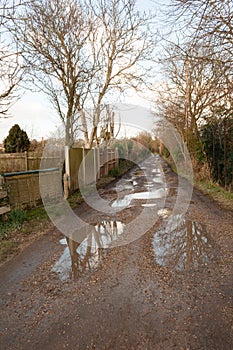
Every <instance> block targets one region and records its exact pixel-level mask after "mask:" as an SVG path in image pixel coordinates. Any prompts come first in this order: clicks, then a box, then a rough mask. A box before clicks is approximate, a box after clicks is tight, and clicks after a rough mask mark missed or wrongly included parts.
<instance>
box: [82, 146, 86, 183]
mask: <svg viewBox="0 0 233 350" xmlns="http://www.w3.org/2000/svg"><path fill="white" fill-rule="evenodd" d="M82 164H83V182H84V185H86V161H85V148H84V147H83V159H82Z"/></svg>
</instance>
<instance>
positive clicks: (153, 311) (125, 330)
mask: <svg viewBox="0 0 233 350" xmlns="http://www.w3.org/2000/svg"><path fill="white" fill-rule="evenodd" d="M186 186H187V183H186V182H185V181H183V180H182V179H178V177H177V176H176V175H175V174H174V173H173V172H172V171H171V170H170V169H169V167H168V166H167V164H166V163H165V162H164V161H162V160H161V159H160V158H158V157H156V156H154V157H152V158H150V159H148V160H147V161H145V162H144V163H143V164H142V165H141V168H140V169H138V168H135V169H133V170H132V171H131V172H130V173H128V174H126V175H125V176H124V177H123V178H121V179H120V180H118V181H117V182H116V183H113V184H112V185H111V186H109V187H108V188H106V189H102V190H100V196H101V198H103V199H105V200H106V201H108V203H110V206H111V208H112V209H113V212H109V213H108V214H104V213H102V212H101V211H97V210H93V209H92V208H91V207H90V206H88V205H87V204H85V203H84V204H82V205H81V206H79V207H78V208H77V209H76V210H75V212H76V214H77V215H78V216H79V217H81V218H82V219H83V220H85V221H86V222H87V223H89V224H90V226H89V231H88V233H87V235H86V237H85V238H84V239H83V241H82V242H80V243H78V242H76V241H74V240H72V239H71V238H66V237H64V236H63V235H62V234H61V233H59V232H58V230H56V229H55V228H54V229H52V230H50V231H49V232H48V233H47V234H46V235H44V236H42V237H40V238H39V239H37V240H36V241H35V242H34V243H32V244H31V245H30V246H29V247H27V248H26V249H25V250H24V251H23V252H22V253H21V254H20V255H18V256H17V257H16V258H14V259H12V260H11V261H10V262H8V263H7V264H5V265H3V266H2V267H1V270H0V282H1V285H0V306H1V316H0V317H1V322H0V349H43V350H46V349H49V350H50V349H64V348H67V349H99V350H102V349H143V350H147V349H148V350H154V349H155V350H156V349H186V350H188V349H208V350H209V349H211V350H212V349H213V350H214V349H216V350H217V349H224V350H225V349H226V350H227V349H229V350H230V349H232V348H233V299H232V297H233V265H232V263H233V235H232V227H233V217H232V212H230V211H227V210H223V209H222V208H220V207H218V205H217V204H216V203H213V202H212V201H211V200H210V199H209V198H208V197H206V196H204V195H203V194H201V193H200V192H198V191H197V190H194V192H193V195H192V198H191V201H190V205H189V207H188V211H187V213H186V214H185V215H183V214H182V209H183V207H184V206H185V205H186V204H187V203H186V201H187V200H188V196H187V187H186ZM174 207H176V210H174ZM137 218H140V220H136V219H137ZM145 227H146V228H147V231H146V233H145V232H144V231H145ZM143 230H144V231H143ZM143 232H144V234H142V233H143Z"/></svg>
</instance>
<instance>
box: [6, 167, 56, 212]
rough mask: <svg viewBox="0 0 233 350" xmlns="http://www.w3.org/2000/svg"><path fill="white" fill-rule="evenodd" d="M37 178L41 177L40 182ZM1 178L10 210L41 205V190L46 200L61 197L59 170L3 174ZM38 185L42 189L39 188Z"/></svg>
mask: <svg viewBox="0 0 233 350" xmlns="http://www.w3.org/2000/svg"><path fill="white" fill-rule="evenodd" d="M39 177H42V181H40V179H39ZM3 178H4V182H5V184H4V186H5V188H6V190H7V194H8V198H9V204H10V207H11V208H12V209H13V208H33V207H37V206H38V205H41V204H42V199H41V190H42V191H43V193H44V194H46V196H47V198H53V199H54V198H61V196H62V184H61V181H60V171H59V169H46V170H36V171H27V172H22V173H19V172H17V173H5V174H3ZM41 183H42V185H41ZM40 185H41V186H43V188H40Z"/></svg>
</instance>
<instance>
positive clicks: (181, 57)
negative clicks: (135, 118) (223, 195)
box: [157, 0, 233, 188]
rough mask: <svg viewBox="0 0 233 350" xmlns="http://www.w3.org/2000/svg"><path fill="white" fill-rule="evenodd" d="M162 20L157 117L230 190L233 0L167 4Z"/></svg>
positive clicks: (232, 167)
mask: <svg viewBox="0 0 233 350" xmlns="http://www.w3.org/2000/svg"><path fill="white" fill-rule="evenodd" d="M166 18H167V24H168V26H169V27H170V28H171V31H170V33H169V32H167V33H166V37H164V41H163V42H164V55H163V57H162V59H161V60H160V63H161V65H162V67H163V71H164V73H165V75H164V77H165V82H164V83H163V85H162V86H161V88H160V91H159V98H158V100H157V102H158V105H159V111H158V115H160V116H161V115H162V116H166V118H167V119H168V120H169V121H171V123H172V124H173V125H175V127H176V128H177V129H178V130H179V132H180V133H181V134H182V135H183V138H184V140H185V142H186V144H187V146H188V149H189V152H190V154H191V156H192V158H193V159H194V160H195V161H196V163H198V165H199V166H200V164H203V165H204V164H208V166H209V176H210V177H211V178H212V179H213V180H214V181H216V182H218V183H219V184H220V185H222V186H224V187H226V188H232V182H233V137H232V136H233V71H232V66H233V65H232V64H233V3H232V0H216V1H209V0H203V1H199V0H191V1H182V0H176V1H171V4H170V7H169V8H168V12H167V17H166Z"/></svg>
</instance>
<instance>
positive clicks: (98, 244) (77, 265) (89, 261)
mask: <svg viewBox="0 0 233 350" xmlns="http://www.w3.org/2000/svg"><path fill="white" fill-rule="evenodd" d="M124 227H125V225H124V224H123V223H122V222H120V221H101V222H99V223H97V224H96V225H95V226H93V229H92V231H91V232H90V233H89V235H88V236H87V237H86V238H85V239H84V240H83V241H82V243H81V244H80V243H78V242H76V241H73V240H72V239H70V238H64V239H62V240H60V244H62V245H64V246H66V247H65V249H64V252H63V254H62V256H61V257H60V259H59V260H58V261H57V262H56V263H55V265H54V266H53V268H52V271H53V272H56V273H57V274H58V276H59V278H60V279H61V281H66V280H67V279H69V278H71V277H72V276H73V277H74V278H78V277H80V276H81V275H82V274H84V273H85V272H86V271H90V270H93V269H95V268H96V267H97V266H98V265H99V263H100V261H101V260H102V258H103V257H104V254H105V253H106V250H105V248H107V247H108V246H109V245H110V244H111V243H112V242H113V241H114V240H116V239H117V238H118V237H119V236H120V235H121V234H122V233H123V231H124Z"/></svg>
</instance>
